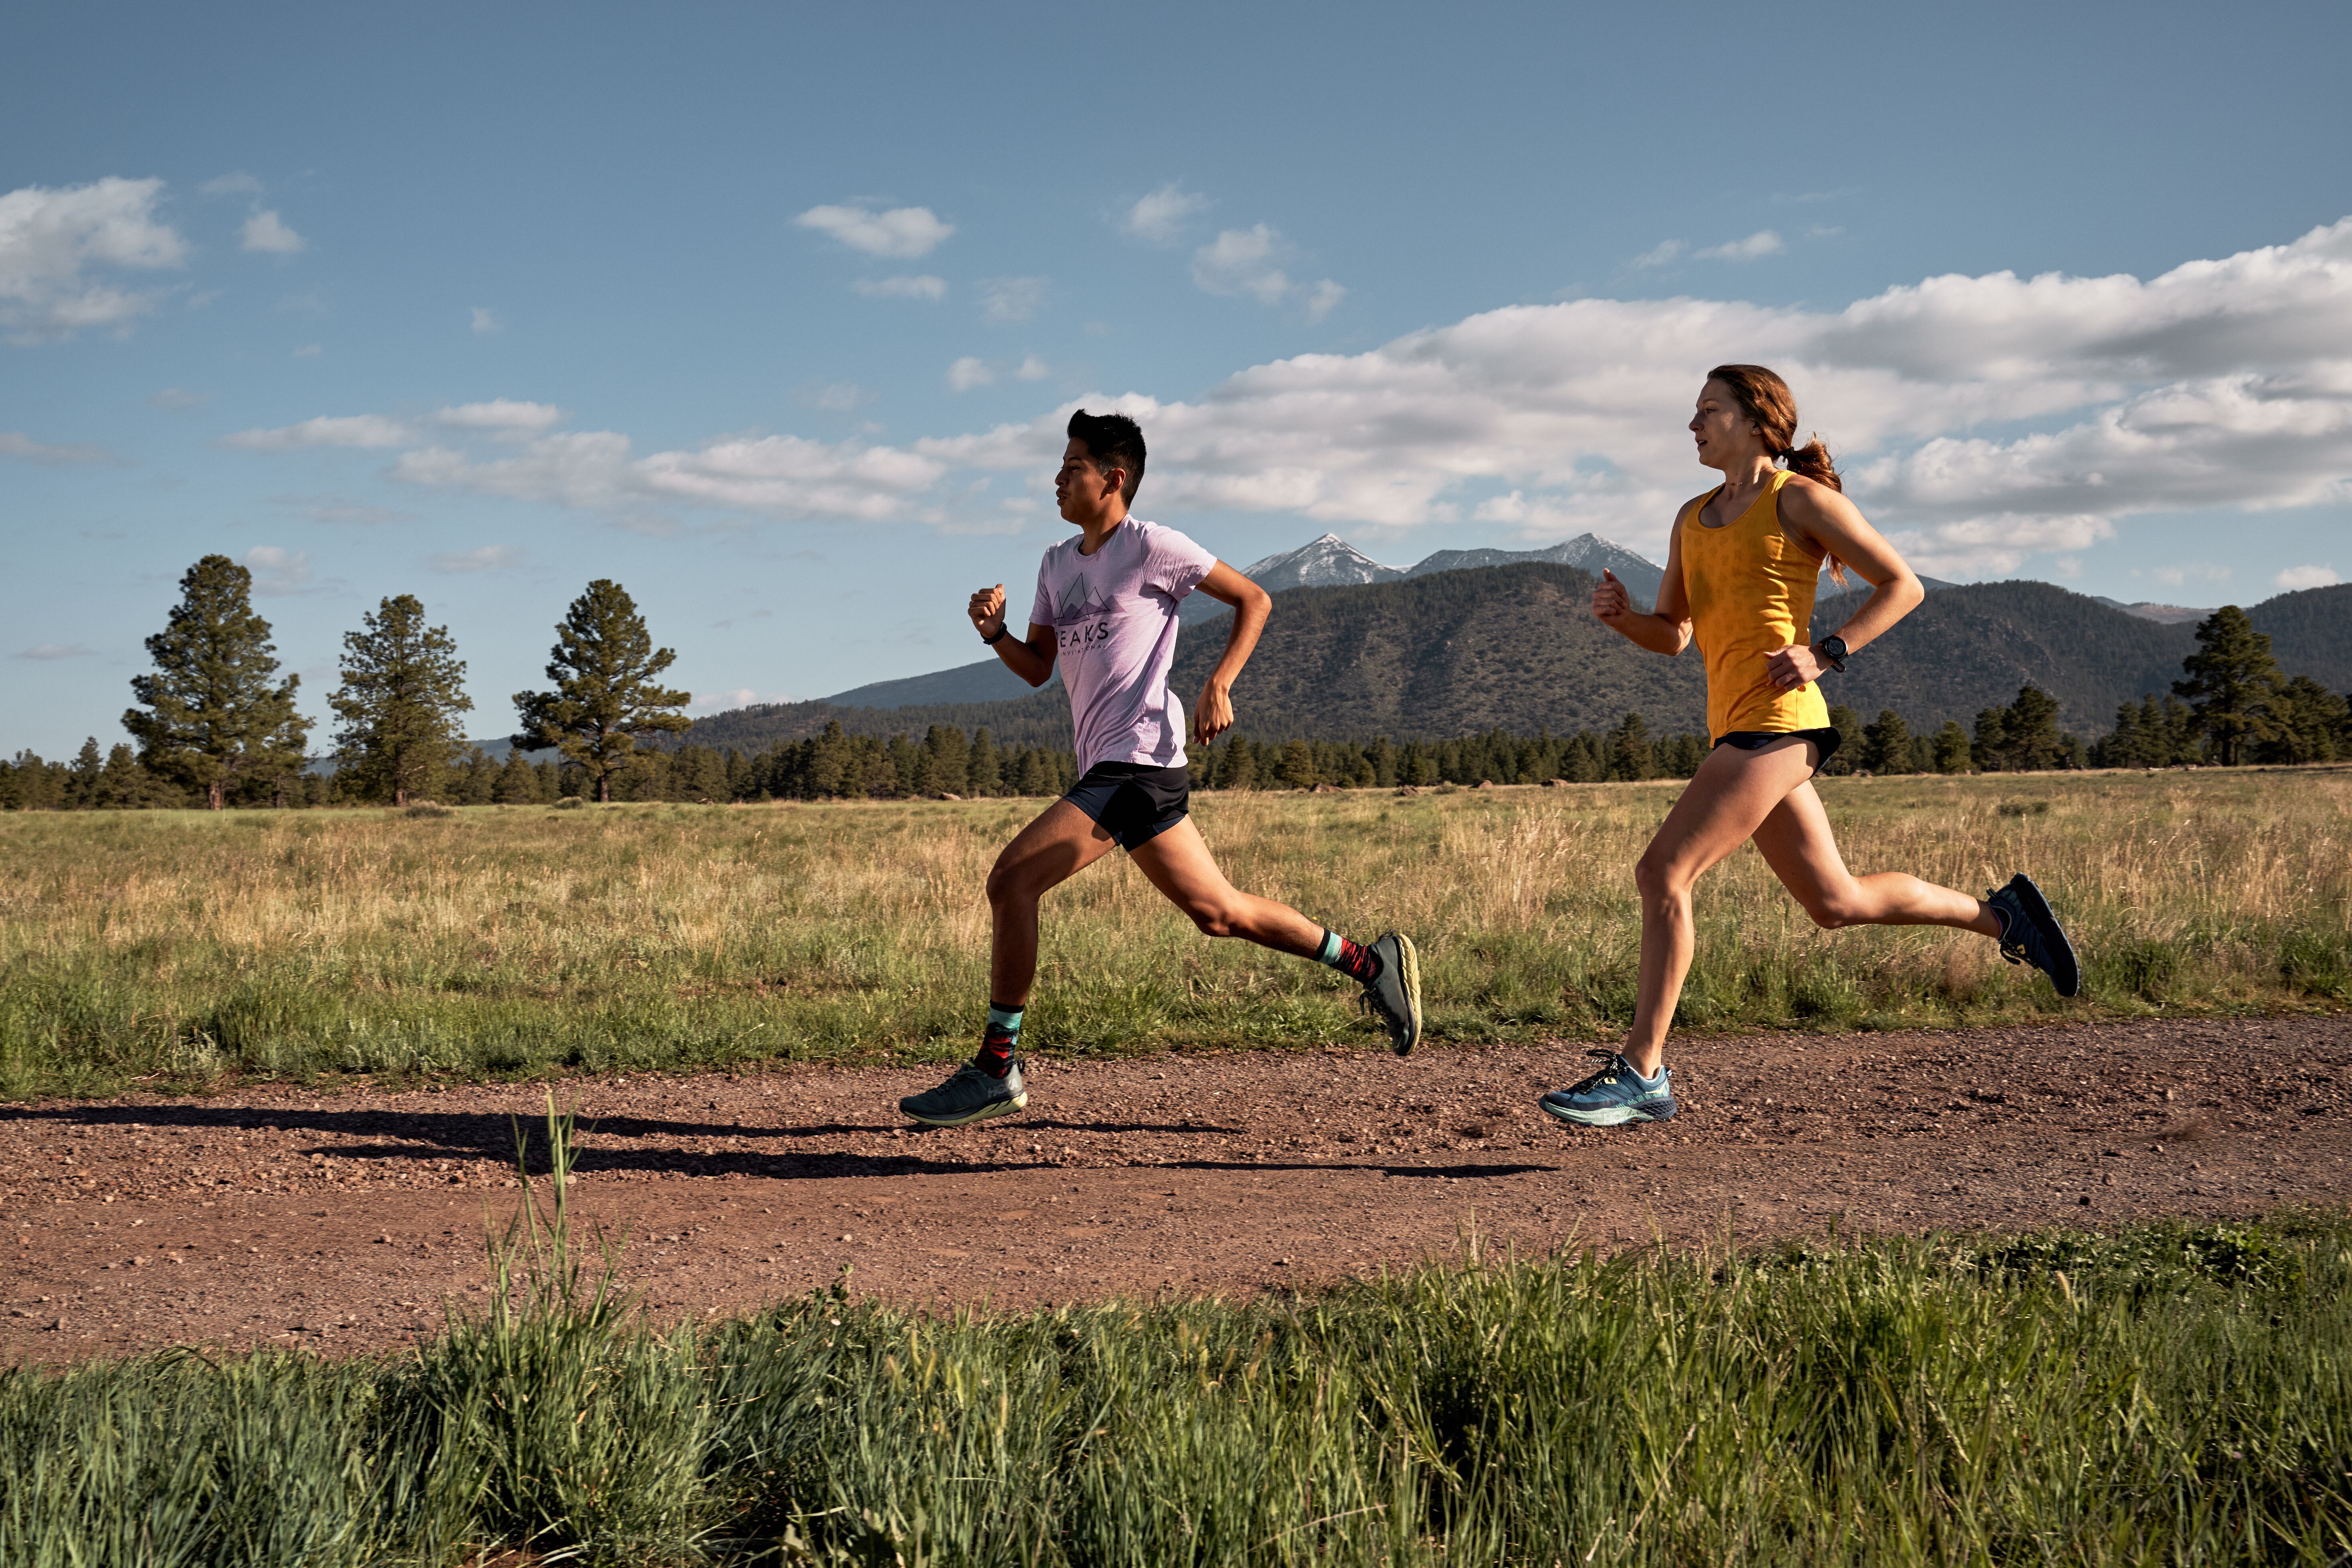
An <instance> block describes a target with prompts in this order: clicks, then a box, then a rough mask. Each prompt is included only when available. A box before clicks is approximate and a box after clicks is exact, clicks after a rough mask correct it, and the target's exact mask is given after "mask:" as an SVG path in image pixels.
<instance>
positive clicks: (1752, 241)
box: [1691, 228, 1789, 261]
mask: <svg viewBox="0 0 2352 1568" xmlns="http://www.w3.org/2000/svg"><path fill="white" fill-rule="evenodd" d="M1788 248H1789V247H1788V246H1787V244H1786V243H1784V242H1783V241H1782V240H1781V238H1780V236H1779V235H1777V234H1775V233H1773V232H1772V231H1771V230H1770V229H1769V228H1759V229H1758V230H1757V231H1756V232H1755V233H1754V234H1751V235H1749V236H1748V237H1747V238H1746V239H1735V240H1732V241H1730V242H1728V243H1727V244H1724V245H1710V246H1708V247H1706V249H1705V250H1696V251H1693V252H1692V253H1691V254H1692V255H1693V256H1694V257H1696V258H1698V259H1700V260H1702V261H1753V260H1755V259H1756V258H1758V257H1759V256H1778V255H1780V253H1781V252H1782V251H1784V250H1787V249H1788Z"/></svg>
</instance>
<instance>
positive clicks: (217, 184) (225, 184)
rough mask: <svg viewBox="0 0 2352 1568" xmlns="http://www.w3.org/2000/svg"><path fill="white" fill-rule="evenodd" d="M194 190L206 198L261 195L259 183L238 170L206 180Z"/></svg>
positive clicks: (249, 175)
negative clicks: (206, 196)
mask: <svg viewBox="0 0 2352 1568" xmlns="http://www.w3.org/2000/svg"><path fill="white" fill-rule="evenodd" d="M196 189H197V190H198V191H199V192H201V193H203V194H204V195H208V196H240V195H243V196H257V195H260V194H261V182H260V181H259V180H257V179H255V178H254V177H253V176H252V175H251V174H247V173H246V172H245V171H244V170H242V169H239V170H237V171H236V172H235V173H233V174H223V175H222V176H220V178H218V179H216V180H206V181H205V183H204V184H201V185H198V186H197V187H196Z"/></svg>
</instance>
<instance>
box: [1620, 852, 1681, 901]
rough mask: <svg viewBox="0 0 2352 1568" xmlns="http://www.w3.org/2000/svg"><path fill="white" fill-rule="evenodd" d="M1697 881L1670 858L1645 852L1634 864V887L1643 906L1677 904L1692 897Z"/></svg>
mask: <svg viewBox="0 0 2352 1568" xmlns="http://www.w3.org/2000/svg"><path fill="white" fill-rule="evenodd" d="M1693 880H1694V879H1693V878H1692V877H1691V876H1689V875H1688V874H1687V873H1685V871H1684V870H1683V868H1681V867H1679V866H1677V865H1675V862H1674V861H1673V860H1672V859H1671V858H1668V857H1666V856H1664V855H1660V854H1657V853H1655V852H1654V851H1649V850H1645V851H1643V855H1642V858H1640V859H1639V860H1636V861H1634V862H1633V886H1634V887H1635V888H1636V889H1639V890H1640V892H1641V895H1642V901H1643V904H1645V905H1647V904H1656V903H1660V902H1665V903H1675V902H1679V901H1681V900H1684V899H1686V898H1688V897H1689V896H1690V890H1691V883H1692V881H1693Z"/></svg>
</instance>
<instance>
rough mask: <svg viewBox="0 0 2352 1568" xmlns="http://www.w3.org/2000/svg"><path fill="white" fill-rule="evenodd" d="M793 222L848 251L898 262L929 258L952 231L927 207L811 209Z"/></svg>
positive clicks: (829, 207)
mask: <svg viewBox="0 0 2352 1568" xmlns="http://www.w3.org/2000/svg"><path fill="white" fill-rule="evenodd" d="M793 222H794V223H796V224H798V225H799V226H801V227H803V228H813V229H814V230H816V231H817V232H818V233H819V234H826V235H831V236H832V237H834V238H835V239H837V240H839V241H841V243H842V244H844V245H845V246H847V247H850V248H851V249H852V250H862V251H864V252H865V253H866V255H868V256H888V257H895V258H902V259H911V258H915V257H918V256H928V255H929V254H930V253H931V251H932V249H933V248H934V247H937V246H938V245H939V243H940V241H941V240H943V239H945V238H947V237H948V236H950V235H951V234H953V233H954V232H955V225H953V224H951V223H942V222H941V221H940V219H939V218H938V217H936V216H933V215H932V212H931V209H930V208H929V207H892V208H891V209H890V210H889V211H887V212H874V211H872V210H870V209H868V208H866V207H862V206H822V207H811V208H809V210H808V211H806V212H804V213H803V214H801V216H798V217H796V218H794V219H793Z"/></svg>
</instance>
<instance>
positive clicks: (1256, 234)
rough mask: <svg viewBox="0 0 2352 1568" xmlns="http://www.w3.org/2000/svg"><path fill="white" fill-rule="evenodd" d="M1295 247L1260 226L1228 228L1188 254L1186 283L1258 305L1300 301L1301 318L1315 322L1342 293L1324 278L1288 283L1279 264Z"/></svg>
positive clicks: (1291, 255)
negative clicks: (1304, 312)
mask: <svg viewBox="0 0 2352 1568" xmlns="http://www.w3.org/2000/svg"><path fill="white" fill-rule="evenodd" d="M1296 255H1297V247H1295V246H1293V245H1292V244H1291V243H1290V242H1289V241H1288V240H1287V239H1285V238H1284V237H1282V231H1281V230H1280V229H1277V228H1275V227H1272V226H1269V225H1266V224H1262V223H1261V224H1253V225H1251V226H1249V227H1248V228H1229V229H1225V230H1223V232H1222V233H1220V234H1219V235H1218V236H1217V237H1216V238H1214V239H1213V240H1211V241H1210V242H1209V243H1208V244H1206V245H1204V246H1202V247H1201V248H1200V249H1198V250H1196V251H1194V252H1193V253H1192V281H1193V282H1194V283H1196V284H1198V285H1199V286H1200V287H1201V288H1202V289H1205V290H1207V291H1208V292H1209V293H1212V294H1225V295H1239V296H1245V297H1247V298H1249V299H1252V300H1256V301H1257V302H1258V303H1259V304H1261V305H1279V304H1281V303H1283V302H1284V301H1285V300H1291V299H1296V298H1299V297H1302V296H1303V297H1304V298H1305V300H1306V303H1307V320H1308V321H1321V320H1322V319H1323V318H1324V317H1325V316H1327V315H1328V314H1330V311H1331V307H1332V306H1334V305H1337V304H1338V303H1339V301H1340V300H1342V299H1344V298H1346V296H1347V293H1348V290H1347V289H1345V288H1344V287H1342V286H1341V285H1340V284H1339V283H1336V282H1334V281H1332V280H1331V279H1328V278H1326V279H1322V280H1321V281H1319V282H1317V283H1314V284H1312V285H1309V284H1305V283H1297V282H1293V281H1292V280H1291V277H1290V274H1289V272H1288V271H1287V270H1286V266H1285V264H1286V262H1287V261H1289V260H1290V259H1291V258H1294V257H1295V256H1296Z"/></svg>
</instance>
